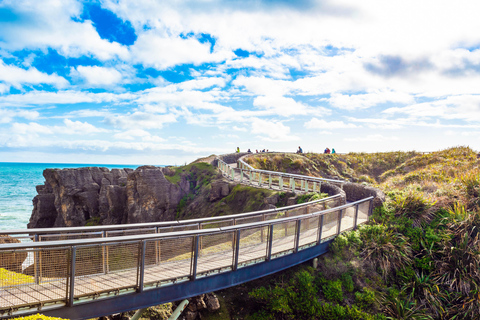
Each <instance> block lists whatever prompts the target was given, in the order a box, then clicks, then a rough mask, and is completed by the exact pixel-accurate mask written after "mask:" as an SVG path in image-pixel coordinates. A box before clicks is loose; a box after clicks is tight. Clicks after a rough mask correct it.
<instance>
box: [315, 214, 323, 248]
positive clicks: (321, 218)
mask: <svg viewBox="0 0 480 320" xmlns="http://www.w3.org/2000/svg"><path fill="white" fill-rule="evenodd" d="M324 216H325V215H323V214H322V215H321V216H320V219H318V239H317V244H320V243H321V242H322V231H323V217H324Z"/></svg>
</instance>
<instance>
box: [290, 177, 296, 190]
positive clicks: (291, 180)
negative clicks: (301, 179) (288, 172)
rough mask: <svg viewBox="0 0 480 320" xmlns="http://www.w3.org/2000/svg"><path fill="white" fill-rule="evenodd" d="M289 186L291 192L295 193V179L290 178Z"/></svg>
mask: <svg viewBox="0 0 480 320" xmlns="http://www.w3.org/2000/svg"><path fill="white" fill-rule="evenodd" d="M290 186H291V187H292V192H294V193H295V178H290Z"/></svg>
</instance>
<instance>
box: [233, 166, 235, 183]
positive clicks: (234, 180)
mask: <svg viewBox="0 0 480 320" xmlns="http://www.w3.org/2000/svg"><path fill="white" fill-rule="evenodd" d="M232 180H233V181H235V169H233V168H232Z"/></svg>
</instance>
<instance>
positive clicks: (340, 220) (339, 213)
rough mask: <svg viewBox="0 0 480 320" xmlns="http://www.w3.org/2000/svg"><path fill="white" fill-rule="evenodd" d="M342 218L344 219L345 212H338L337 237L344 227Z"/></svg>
mask: <svg viewBox="0 0 480 320" xmlns="http://www.w3.org/2000/svg"><path fill="white" fill-rule="evenodd" d="M342 217H343V210H338V220H337V235H339V234H340V230H342V229H341V226H342Z"/></svg>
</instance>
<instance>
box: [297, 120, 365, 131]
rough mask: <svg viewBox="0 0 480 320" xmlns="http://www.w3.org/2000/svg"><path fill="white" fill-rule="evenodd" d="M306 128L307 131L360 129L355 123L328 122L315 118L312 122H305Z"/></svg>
mask: <svg viewBox="0 0 480 320" xmlns="http://www.w3.org/2000/svg"><path fill="white" fill-rule="evenodd" d="M304 126H305V128H307V129H319V130H323V129H349V128H358V126H357V125H355V124H353V123H344V122H343V121H326V120H323V119H317V118H313V119H312V120H310V121H308V122H305V125H304Z"/></svg>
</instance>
